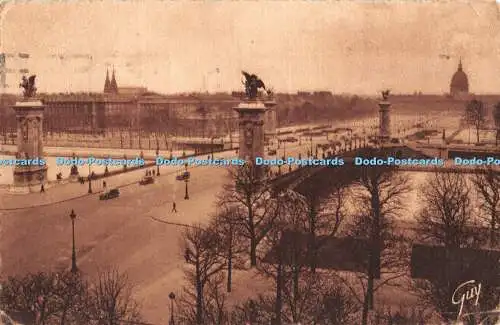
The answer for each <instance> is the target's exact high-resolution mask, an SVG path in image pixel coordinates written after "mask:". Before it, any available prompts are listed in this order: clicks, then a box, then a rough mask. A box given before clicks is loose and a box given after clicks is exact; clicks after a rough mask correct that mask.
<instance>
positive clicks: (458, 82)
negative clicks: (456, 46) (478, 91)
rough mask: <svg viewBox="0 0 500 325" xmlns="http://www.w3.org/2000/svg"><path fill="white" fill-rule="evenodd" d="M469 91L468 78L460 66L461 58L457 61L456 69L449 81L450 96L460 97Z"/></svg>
mask: <svg viewBox="0 0 500 325" xmlns="http://www.w3.org/2000/svg"><path fill="white" fill-rule="evenodd" d="M468 93H469V79H468V78H467V75H466V74H465V72H464V70H463V68H462V60H460V62H459V63H458V69H457V71H456V72H455V74H453V77H452V78H451V83H450V95H451V96H452V97H462V96H464V95H467V94H468Z"/></svg>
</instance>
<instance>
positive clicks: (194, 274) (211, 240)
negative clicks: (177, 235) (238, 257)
mask: <svg viewBox="0 0 500 325" xmlns="http://www.w3.org/2000/svg"><path fill="white" fill-rule="evenodd" d="M182 240H183V246H184V247H185V249H184V259H185V261H186V263H188V264H189V265H190V266H192V267H191V268H189V269H187V270H186V271H185V274H186V278H187V280H188V281H189V282H190V284H192V285H193V286H194V288H195V290H196V307H195V310H196V324H197V325H202V324H204V323H203V322H204V320H203V309H204V288H205V285H206V284H207V283H208V282H209V281H210V279H211V278H212V277H213V276H215V275H216V274H217V273H219V272H221V271H222V270H224V268H225V259H224V258H223V254H222V253H221V246H220V237H219V236H218V234H217V232H215V231H211V230H209V229H206V228H204V227H203V226H201V225H195V226H194V227H190V228H187V229H186V230H185V231H184V233H183V237H182Z"/></svg>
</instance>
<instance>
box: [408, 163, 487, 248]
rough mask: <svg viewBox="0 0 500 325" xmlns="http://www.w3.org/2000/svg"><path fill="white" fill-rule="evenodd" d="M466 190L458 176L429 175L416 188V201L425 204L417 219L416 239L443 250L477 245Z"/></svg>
mask: <svg viewBox="0 0 500 325" xmlns="http://www.w3.org/2000/svg"><path fill="white" fill-rule="evenodd" d="M470 191H471V188H470V186H469V184H468V182H467V179H466V178H465V177H463V175H461V174H459V173H442V172H439V171H436V172H435V173H433V174H432V175H431V176H430V177H429V178H428V180H427V182H426V183H425V184H424V185H423V186H422V187H421V188H420V200H421V202H425V206H424V207H423V208H422V209H421V211H420V213H419V216H418V217H417V221H418V234H419V237H420V240H422V241H424V242H431V243H439V244H443V245H445V246H447V247H468V246H476V245H478V244H480V236H479V234H478V232H477V226H478V224H477V219H476V218H474V215H473V213H472V204H471V198H470Z"/></svg>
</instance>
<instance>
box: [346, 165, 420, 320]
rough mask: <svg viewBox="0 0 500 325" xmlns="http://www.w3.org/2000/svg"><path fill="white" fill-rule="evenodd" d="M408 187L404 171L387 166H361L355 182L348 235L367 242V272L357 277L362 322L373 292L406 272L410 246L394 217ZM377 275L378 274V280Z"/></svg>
mask: <svg viewBox="0 0 500 325" xmlns="http://www.w3.org/2000/svg"><path fill="white" fill-rule="evenodd" d="M410 189H411V188H410V184H409V179H408V177H407V176H406V175H404V174H400V173H396V172H394V171H393V170H391V169H390V168H386V167H370V168H363V169H362V172H361V176H360V177H359V179H358V180H357V181H356V182H355V183H354V189H353V192H354V193H355V202H357V206H358V207H359V208H358V211H357V212H356V214H355V217H354V218H353V222H352V224H351V226H350V227H349V235H350V236H353V237H355V238H364V239H365V240H367V241H368V243H369V248H368V268H367V272H366V274H360V275H359V277H358V278H359V280H360V283H361V284H362V286H361V287H362V289H363V297H362V298H361V299H359V298H358V301H360V302H362V305H363V314H362V324H363V325H365V324H367V322H368V312H369V310H370V309H373V295H374V293H375V292H376V291H377V290H379V289H380V288H382V287H383V286H386V285H397V284H398V280H399V279H400V278H402V277H403V276H405V275H406V274H407V271H408V270H407V265H408V262H409V261H408V258H407V256H409V254H408V251H409V247H408V245H407V244H408V243H407V242H406V241H405V239H404V237H403V236H402V235H401V234H398V232H397V231H396V228H395V219H396V218H397V217H398V216H400V214H401V213H402V212H403V211H404V209H405V202H404V201H405V198H406V194H407V193H408V192H409V191H410ZM376 278H380V281H378V283H377V284H375V279H376ZM346 283H348V281H346Z"/></svg>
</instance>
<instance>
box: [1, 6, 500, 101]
mask: <svg viewBox="0 0 500 325" xmlns="http://www.w3.org/2000/svg"><path fill="white" fill-rule="evenodd" d="M0 17H1V18H0V19H1V22H0V28H1V29H0V46H1V50H2V52H6V53H18V52H26V53H29V54H30V55H31V57H30V59H29V60H26V61H23V60H19V59H9V58H8V61H7V65H8V67H9V68H15V69H18V68H24V67H27V68H29V69H30V71H31V72H32V73H34V74H36V75H37V84H38V86H37V87H38V89H39V91H41V92H66V91H69V92H77V91H102V88H103V85H104V78H105V75H106V69H107V68H108V69H112V67H114V68H115V70H116V77H117V81H118V85H119V86H144V87H147V88H148V89H150V90H153V91H158V92H163V93H175V92H186V91H210V92H213V91H231V90H242V89H241V88H242V86H241V70H246V71H248V72H251V73H255V74H257V75H258V76H259V77H261V79H262V80H263V81H264V82H265V83H266V85H267V86H269V87H271V88H273V89H274V90H275V91H279V92H296V91H297V90H302V91H313V90H330V91H333V92H335V93H353V94H354V93H355V94H363V95H374V94H377V93H378V92H379V91H380V90H381V89H385V88H389V89H391V90H392V92H393V93H413V92H414V91H422V92H423V93H433V94H442V93H445V92H448V91H449V82H450V78H451V76H452V75H453V73H454V72H455V71H456V69H457V64H458V60H459V58H460V57H462V60H463V65H464V69H465V71H466V72H467V74H468V76H469V82H470V88H471V91H472V92H475V93H500V78H499V77H498V76H500V60H499V58H500V47H499V46H500V34H499V32H500V13H499V7H498V5H497V4H496V3H495V1H471V2H467V3H466V2H458V1H451V2H411V1H401V2H394V1H392V2H385V3H384V2H381V1H378V2H368V1H365V2H361V1H358V2H355V1H347V0H346V1H332V2H330V1H323V0H310V1H272V0H262V1H248V0H242V1H231V0H207V1H182V0H177V1H154V0H151V1H148V0H146V1H133V0H130V1H118V0H117V1H113V0H109V1H107V0H103V1H75V0H67V1H54V2H48V1H31V2H27V1H16V2H10V3H8V4H7V5H5V6H4V8H3V10H2V14H1V15H0ZM85 56H87V57H85ZM217 69H218V70H217ZM217 71H219V72H217ZM18 79H20V78H19V75H15V74H10V75H9V76H8V79H7V82H8V84H9V89H8V92H17V91H18V89H17V84H18Z"/></svg>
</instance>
